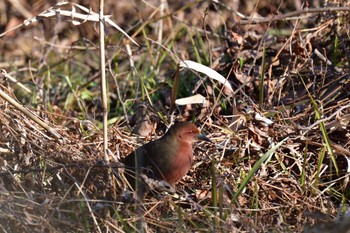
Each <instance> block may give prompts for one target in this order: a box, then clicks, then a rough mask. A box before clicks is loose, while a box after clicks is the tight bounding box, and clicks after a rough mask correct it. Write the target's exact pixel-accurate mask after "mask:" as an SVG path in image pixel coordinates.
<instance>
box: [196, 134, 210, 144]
mask: <svg viewBox="0 0 350 233" xmlns="http://www.w3.org/2000/svg"><path fill="white" fill-rule="evenodd" d="M198 139H200V140H203V141H207V142H211V141H210V139H209V138H208V137H207V136H205V135H204V134H198Z"/></svg>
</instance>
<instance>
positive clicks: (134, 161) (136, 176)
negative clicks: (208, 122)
mask: <svg viewBox="0 0 350 233" xmlns="http://www.w3.org/2000/svg"><path fill="white" fill-rule="evenodd" d="M198 140H205V141H209V142H210V139H209V138H208V137H206V136H205V135H204V134H201V133H200V131H199V129H198V128H197V127H196V126H195V125H194V124H193V123H190V122H178V123H175V124H174V125H173V126H171V127H170V128H169V130H168V131H167V132H166V133H165V134H164V136H163V137H161V138H160V139H158V140H155V141H151V142H149V143H147V144H145V145H143V146H141V147H139V148H137V149H136V150H135V151H133V152H131V153H130V154H129V155H128V156H126V157H125V158H124V159H123V162H124V165H125V172H124V174H125V177H126V179H127V181H128V183H129V184H130V186H131V188H132V189H133V190H134V194H135V195H134V198H135V199H136V200H141V201H142V200H143V199H144V197H145V196H146V195H147V193H148V192H149V191H151V190H152V189H153V188H154V187H151V186H152V185H151V184H150V181H149V180H153V181H155V182H159V183H158V186H159V185H163V186H164V185H165V187H164V188H165V190H166V189H171V190H174V189H173V187H175V184H176V183H177V182H179V181H180V180H181V178H182V177H183V176H185V175H186V174H187V172H188V171H189V169H190V168H191V164H192V162H193V152H192V144H193V143H194V142H196V141H198ZM169 185H170V187H169ZM158 188H159V187H158Z"/></svg>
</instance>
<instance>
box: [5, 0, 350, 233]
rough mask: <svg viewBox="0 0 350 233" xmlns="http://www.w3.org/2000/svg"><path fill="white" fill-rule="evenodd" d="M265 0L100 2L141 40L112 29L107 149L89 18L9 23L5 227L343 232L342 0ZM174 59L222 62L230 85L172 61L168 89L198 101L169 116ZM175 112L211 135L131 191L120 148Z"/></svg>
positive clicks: (349, 117) (20, 15)
mask: <svg viewBox="0 0 350 233" xmlns="http://www.w3.org/2000/svg"><path fill="white" fill-rule="evenodd" d="M162 2H163V3H166V1H162ZM184 2H185V1H184ZM265 2H266V1H261V2H258V4H256V5H255V4H253V3H252V4H251V3H244V1H240V2H238V3H231V1H222V3H221V4H213V3H210V2H209V1H198V2H194V1H189V3H180V2H179V3H176V4H175V3H170V2H168V3H169V5H167V4H165V5H163V6H162V5H161V4H160V1H147V2H144V1H136V0H135V1H132V2H130V1H106V8H105V9H106V11H105V13H106V14H112V15H113V17H112V18H111V19H112V20H115V22H116V23H117V24H118V25H119V26H120V27H122V29H123V30H125V31H126V32H127V33H128V34H129V35H130V36H132V38H133V39H135V40H136V41H137V43H138V44H139V45H140V46H139V47H137V46H135V45H133V44H132V43H129V42H128V41H126V40H125V39H123V37H122V35H121V33H119V32H117V31H116V30H113V29H112V28H110V31H108V36H107V37H106V64H107V65H106V71H107V78H108V86H107V87H108V90H109V92H108V99H109V105H108V107H109V116H108V117H109V118H108V119H109V123H110V125H109V129H108V130H109V131H108V134H109V142H108V147H109V150H110V151H109V155H110V163H108V164H106V163H105V162H104V160H103V136H102V130H101V128H102V125H101V122H102V107H101V102H100V101H99V98H100V83H99V79H98V78H99V53H98V50H99V48H98V29H96V27H95V26H96V25H95V24H93V23H91V22H85V23H83V24H82V25H79V26H74V25H72V24H71V23H70V22H67V21H65V19H64V18H56V17H43V18H41V19H40V20H41V21H40V22H39V23H36V24H34V23H32V24H29V25H28V26H27V27H24V26H23V27H19V28H18V29H17V30H14V31H12V32H11V33H7V34H5V35H4V36H2V37H1V38H0V48H1V49H0V51H1V56H0V59H1V60H0V68H1V69H4V70H3V71H2V74H1V76H0V90H1V97H0V167H1V170H0V207H1V208H0V223H1V224H0V229H1V231H3V232H130V231H139V230H142V229H143V230H145V231H149V232H155V231H160V232H168V231H169V232H173V231H180V232H192V231H193V232H202V231H203V232H206V231H219V232H302V231H303V230H304V231H305V232H334V230H336V231H337V232H349V229H350V226H349V224H348V222H350V221H349V216H350V215H349V210H348V207H349V192H350V190H349V184H348V179H349V172H348V169H349V162H348V160H349V157H350V144H349V142H350V126H349V121H350V108H349V107H350V99H349V96H350V95H349V93H350V76H349V67H350V66H349V60H350V54H349V51H350V50H349V49H350V47H349V45H350V43H349V42H350V36H349V35H350V31H349V28H350V27H349V22H350V20H349V18H350V16H349V12H350V4H349V3H342V5H338V4H337V2H333V3H329V5H328V6H326V8H325V9H320V8H318V10H317V11H316V10H315V11H312V10H305V9H304V10H296V9H297V7H298V5H297V4H296V3H297V2H298V1H284V2H283V3H282V4H278V3H277V1H268V2H269V3H265ZM34 3H35V4H34ZM317 3H318V1H314V4H317ZM79 4H82V5H85V6H86V7H89V5H87V4H88V3H86V1H85V2H84V1H79ZM266 4H267V5H266ZM29 6H31V1H28V2H27V5H26V4H24V5H22V7H24V8H23V9H22V8H21V7H20V6H18V5H13V3H12V2H11V1H8V2H7V1H6V2H5V3H1V4H0V11H1V12H0V15H1V18H0V28H1V30H4V29H5V27H7V29H10V28H12V27H13V25H14V24H16V23H18V22H21V20H24V19H27V18H28V15H30V14H32V15H38V14H39V13H40V12H44V11H45V10H47V9H48V8H49V7H51V6H50V5H49V4H48V3H46V2H45V1H33V4H32V7H31V8H30V7H29ZM91 7H92V9H93V10H94V11H95V12H98V10H97V8H96V7H97V5H92V6H91ZM236 7H238V8H237V9H238V11H239V12H240V13H241V14H244V15H250V14H252V13H253V12H255V13H259V14H260V15H261V17H264V18H259V19H258V18H254V19H252V18H250V17H243V16H240V15H239V14H237V13H235V10H234V9H236ZM310 7H316V6H315V5H313V6H310ZM25 9H32V10H31V11H30V12H29V11H26V10H25ZM61 10H70V9H67V8H65V9H61ZM13 12H17V14H13ZM121 12H127V13H121ZM291 12H292V13H291ZM277 13H278V14H280V15H278V16H277V15H275V14H277ZM2 15H3V16H2ZM291 16H293V18H290V17H291ZM182 59H189V60H193V61H196V62H198V63H201V64H204V65H206V66H208V67H211V68H213V69H215V70H216V71H218V72H219V73H220V74H222V75H223V76H224V77H226V78H227V80H228V81H229V82H230V84H231V85H232V86H233V87H234V88H233V89H234V94H231V93H230V92H229V91H228V90H226V89H225V88H223V86H222V84H220V83H217V82H216V81H213V80H211V79H208V78H206V77H205V76H204V75H201V74H198V73H194V72H191V71H189V70H181V71H180V72H179V76H178V77H179V80H178V81H179V84H178V85H179V88H178V94H177V98H181V97H187V96H190V95H193V94H201V95H202V96H204V97H205V98H206V100H207V101H206V104H205V105H200V104H197V105H191V106H189V105H188V106H177V107H176V108H175V112H174V113H173V114H172V116H171V114H170V113H169V110H170V107H171V106H170V105H171V104H172V103H171V101H170V99H171V91H172V90H173V88H174V87H173V85H174V81H173V79H172V77H173V73H174V72H175V70H176V69H177V64H178V63H179V61H180V60H182ZM5 71H6V72H7V73H5ZM174 76H176V75H174ZM14 80H17V82H18V83H16V81H15V82H14ZM18 84H20V85H18ZM5 95H6V96H7V97H9V98H11V99H13V100H15V101H16V102H20V103H22V104H23V105H24V107H25V109H27V110H29V111H30V112H31V113H32V114H34V115H35V117H36V118H37V119H40V120H41V122H43V123H44V124H45V125H40V123H39V124H38V121H36V122H35V121H34V119H33V118H30V117H29V115H28V114H27V115H26V114H24V112H23V110H22V111H21V109H20V108H18V107H16V106H13V105H11V104H10V102H9V100H8V99H7V97H6V98H5ZM140 103H142V104H141V105H140ZM146 103H147V104H146ZM137 106H138V107H137ZM140 106H142V107H140ZM149 113H150V114H149ZM131 115H134V116H133V117H131ZM141 119H142V120H141ZM173 119H176V120H182V121H184V120H186V121H191V120H193V121H195V122H196V124H197V125H198V126H200V127H201V128H202V131H203V132H204V133H206V134H207V135H208V137H209V138H211V140H212V141H213V142H214V143H212V144H208V143H204V142H201V143H198V144H197V145H196V148H195V155H196V158H195V163H194V165H193V168H192V169H191V171H190V172H189V174H188V175H187V176H186V177H185V178H184V179H183V180H182V181H181V183H180V184H178V185H177V187H176V189H177V192H176V194H175V195H166V194H164V193H159V194H156V195H149V196H148V197H147V198H146V200H145V202H144V203H143V204H142V205H138V204H130V203H127V202H126V199H127V197H128V195H127V192H126V190H127V187H126V184H125V181H124V178H123V173H122V170H123V168H122V167H123V165H122V164H120V163H118V158H119V157H123V156H126V155H127V154H128V153H129V152H130V151H132V150H133V149H134V148H136V147H137V146H138V145H140V144H142V143H144V142H145V141H147V140H151V139H154V138H156V137H159V136H160V135H162V134H163V133H164V131H165V129H166V127H165V123H167V122H170V121H172V120H173ZM142 122H147V124H144V123H142ZM132 132H134V133H135V134H133V133H132ZM136 133H139V134H142V135H144V136H145V137H141V136H136ZM283 140H285V141H283ZM280 142H281V144H278V143H280ZM276 145H277V146H276Z"/></svg>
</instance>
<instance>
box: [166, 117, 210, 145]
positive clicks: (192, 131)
mask: <svg viewBox="0 0 350 233" xmlns="http://www.w3.org/2000/svg"><path fill="white" fill-rule="evenodd" d="M168 133H169V134H170V135H173V136H174V135H175V136H176V137H177V138H178V139H179V140H181V141H185V142H189V143H194V142H196V141H198V140H204V141H208V142H210V139H209V138H207V137H206V136H205V135H204V134H201V133H200V131H199V129H198V128H197V127H196V126H195V125H194V124H192V123H190V122H181V123H176V124H175V125H174V126H172V127H171V128H170V129H169V132H168Z"/></svg>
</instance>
